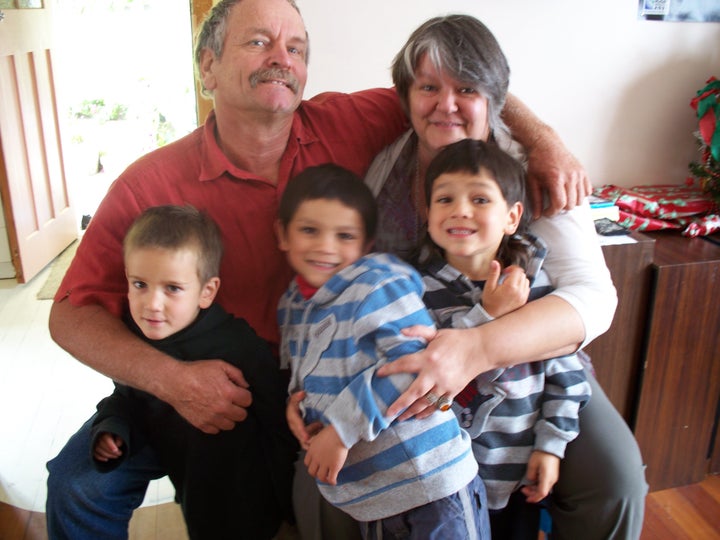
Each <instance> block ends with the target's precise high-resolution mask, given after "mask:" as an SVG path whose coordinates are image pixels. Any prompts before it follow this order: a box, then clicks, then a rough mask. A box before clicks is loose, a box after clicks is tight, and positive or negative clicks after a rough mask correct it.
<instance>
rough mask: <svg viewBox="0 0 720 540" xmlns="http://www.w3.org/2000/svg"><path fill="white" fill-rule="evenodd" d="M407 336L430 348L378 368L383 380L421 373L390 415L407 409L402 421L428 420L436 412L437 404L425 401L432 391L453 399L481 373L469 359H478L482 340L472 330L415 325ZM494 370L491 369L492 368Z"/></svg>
mask: <svg viewBox="0 0 720 540" xmlns="http://www.w3.org/2000/svg"><path fill="white" fill-rule="evenodd" d="M403 334H405V335H407V336H413V337H421V338H424V339H426V340H427V341H428V346H427V348H426V349H425V350H423V351H419V352H416V353H413V354H408V355H406V356H403V357H401V358H398V359H397V360H395V361H394V362H390V363H389V364H385V365H383V366H381V367H380V369H378V371H377V374H378V375H379V376H381V377H385V376H387V375H393V374H395V373H417V374H418V375H417V377H416V378H415V380H414V381H413V382H412V384H411V385H410V386H409V387H408V389H407V390H405V392H404V393H403V394H402V395H401V396H400V397H399V398H398V399H397V400H395V403H393V404H392V405H390V407H389V408H388V410H387V416H388V417H393V416H394V415H396V414H398V413H399V412H400V411H402V410H404V409H406V410H405V411H404V412H403V413H402V414H401V415H400V416H399V417H398V420H400V421H402V420H407V419H408V418H412V417H413V416H414V417H416V418H426V417H428V416H430V415H431V414H432V413H433V412H435V411H436V406H435V404H434V403H432V404H431V403H428V401H427V400H426V399H425V396H426V395H427V393H428V392H430V391H432V392H433V393H434V394H435V395H437V396H438V397H439V396H442V395H447V396H448V397H449V398H450V399H452V398H454V397H455V396H456V395H457V394H458V393H460V391H461V390H462V389H463V388H465V386H466V385H467V383H468V382H470V381H471V380H472V379H473V378H474V377H475V375H476V374H477V373H474V372H472V368H471V367H469V359H471V358H472V357H473V355H475V356H477V349H478V339H477V336H476V335H475V333H474V332H473V330H472V329H469V330H453V329H442V330H439V331H437V332H436V331H435V330H433V329H432V328H428V327H427V326H412V327H410V328H407V329H404V330H403ZM492 367H493V366H488V369H491V368H492Z"/></svg>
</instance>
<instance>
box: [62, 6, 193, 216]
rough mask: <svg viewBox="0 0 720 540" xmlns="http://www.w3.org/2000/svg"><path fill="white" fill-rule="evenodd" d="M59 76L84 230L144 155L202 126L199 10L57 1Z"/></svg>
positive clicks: (69, 162)
mask: <svg viewBox="0 0 720 540" xmlns="http://www.w3.org/2000/svg"><path fill="white" fill-rule="evenodd" d="M55 13H56V15H57V16H56V20H55V24H56V26H55V29H56V36H57V39H56V44H57V48H56V63H55V66H54V68H55V78H56V84H57V89H58V110H59V116H60V122H61V129H62V139H63V154H64V158H65V171H66V176H67V182H68V189H69V194H70V198H71V201H72V203H73V206H74V207H75V209H76V215H77V219H78V228H79V229H83V228H84V227H85V226H86V225H87V221H88V220H89V218H90V216H92V214H93V213H94V211H95V209H96V208H97V206H98V204H99V203H100V201H101V200H102V197H103V196H104V194H105V192H106V191H107V188H108V187H109V185H110V183H112V181H113V180H114V179H115V178H117V176H118V175H119V174H120V173H121V172H122V171H123V170H124V169H125V168H126V167H127V166H128V165H129V164H130V163H132V162H133V161H135V160H136V159H137V158H138V157H140V156H141V155H143V154H146V153H147V152H149V151H151V150H154V149H155V148H158V147H160V146H163V145H164V144H166V143H168V142H172V141H174V140H175V139H177V138H179V137H182V136H183V135H185V134H187V133H189V132H190V131H192V130H193V129H195V128H196V127H197V111H196V98H195V85H194V76H193V62H192V29H191V16H190V2H185V3H184V2H157V1H154V0H100V1H98V0H57V7H56V9H55Z"/></svg>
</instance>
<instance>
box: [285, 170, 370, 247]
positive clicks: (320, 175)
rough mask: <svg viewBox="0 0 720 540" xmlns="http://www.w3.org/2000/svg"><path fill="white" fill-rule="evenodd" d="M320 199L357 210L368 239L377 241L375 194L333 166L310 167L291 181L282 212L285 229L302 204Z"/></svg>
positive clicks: (360, 182)
mask: <svg viewBox="0 0 720 540" xmlns="http://www.w3.org/2000/svg"><path fill="white" fill-rule="evenodd" d="M318 199H328V200H334V201H340V202H341V203H342V204H343V205H345V206H347V207H348V208H352V209H354V210H357V212H358V213H359V214H360V217H361V218H362V220H363V224H364V226H365V240H366V241H369V240H372V239H374V238H375V231H376V229H377V203H376V202H375V197H373V194H372V191H370V188H369V187H367V186H366V185H365V183H364V182H363V181H362V179H361V178H360V177H359V176H358V175H356V174H355V173H353V172H351V171H349V170H347V169H345V168H343V167H340V166H339V165H334V164H332V163H326V164H324V165H316V166H314V167H308V168H307V169H305V170H304V171H303V172H301V173H300V174H298V175H297V176H295V178H293V179H291V180H290V181H289V182H288V185H287V187H286V188H285V193H283V196H282V198H281V199H280V208H279V210H278V217H279V219H280V223H281V224H282V226H283V228H287V226H288V224H289V223H290V221H291V220H292V218H293V216H294V215H295V212H297V209H298V207H299V206H300V204H301V203H303V202H305V201H315V200H318Z"/></svg>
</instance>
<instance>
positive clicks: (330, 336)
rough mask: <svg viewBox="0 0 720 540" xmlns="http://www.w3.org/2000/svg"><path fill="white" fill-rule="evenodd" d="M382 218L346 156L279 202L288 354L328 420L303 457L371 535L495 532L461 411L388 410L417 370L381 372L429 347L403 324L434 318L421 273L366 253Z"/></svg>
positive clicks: (297, 379) (301, 178)
mask: <svg viewBox="0 0 720 540" xmlns="http://www.w3.org/2000/svg"><path fill="white" fill-rule="evenodd" d="M376 223H377V210H376V206H375V200H374V198H373V196H372V193H371V192H370V190H369V189H368V188H367V186H365V185H364V184H363V182H362V180H360V179H359V178H358V177H357V176H356V175H354V174H353V173H351V172H349V171H347V170H345V169H343V168H341V167H338V166H335V165H321V166H319V167H312V168H309V169H307V170H306V171H304V172H303V173H301V174H300V175H298V176H297V177H296V178H294V179H293V180H291V181H290V182H289V184H288V186H287V189H286V190H285V193H284V195H283V197H282V200H281V202H280V210H279V220H278V224H277V232H278V237H279V241H280V248H281V249H282V250H283V251H285V252H287V256H288V260H289V262H290V265H291V266H292V267H293V269H294V270H295V271H296V272H297V274H298V275H297V277H296V278H295V280H293V282H292V283H291V284H290V287H289V289H288V291H287V293H286V294H285V295H284V296H283V298H282V299H281V300H280V305H279V309H278V321H279V324H280V327H281V336H282V341H281V351H280V354H281V362H282V363H283V365H284V366H287V365H288V364H289V366H290V368H291V380H290V388H289V390H290V392H291V393H295V392H298V391H303V392H304V399H303V400H302V402H301V410H302V413H303V418H304V421H305V423H306V424H309V425H313V424H314V425H316V426H319V428H318V430H317V431H316V432H315V434H314V435H313V436H312V437H311V438H310V439H309V441H301V444H303V447H304V448H305V450H306V454H305V458H304V464H305V465H306V467H307V471H308V473H309V474H310V475H311V476H312V477H314V478H315V479H316V480H317V484H318V487H319V490H320V492H321V493H322V495H323V496H324V497H325V498H326V499H327V500H328V501H329V502H330V503H332V504H333V505H334V506H336V507H338V508H340V509H341V510H343V511H345V512H347V513H348V514H350V515H351V516H352V517H354V518H355V519H356V520H358V521H360V522H361V523H360V525H361V531H362V534H363V537H364V538H378V537H382V538H417V539H420V538H423V539H429V538H438V539H440V538H443V539H445V538H454V539H455V538H460V539H463V538H467V539H484V538H490V532H489V523H488V514H487V508H486V502H485V490H484V487H483V485H482V482H481V480H480V479H479V478H478V476H477V464H476V462H475V459H474V457H473V454H472V451H471V445H470V439H469V437H468V436H467V434H466V433H465V432H464V431H463V430H462V429H460V427H459V424H458V422H457V419H456V418H455V417H454V415H453V414H452V413H450V412H449V411H448V412H440V411H438V412H436V413H435V414H433V415H431V416H430V417H428V418H426V419H423V420H417V419H411V420H407V421H404V422H397V421H395V418H389V417H386V415H385V414H386V411H387V408H388V406H389V405H390V404H391V403H393V401H395V399H397V398H398V397H399V396H400V394H401V393H402V392H403V391H404V390H405V389H406V388H407V387H408V386H409V385H410V383H411V381H412V379H413V376H412V375H408V374H400V375H393V376H390V377H377V376H376V375H375V373H376V370H377V369H378V368H379V367H380V366H381V365H383V364H385V363H386V362H392V361H393V360H395V359H397V358H399V357H400V356H403V355H406V354H411V353H413V352H417V351H418V350H421V349H422V348H424V347H425V343H424V342H422V341H420V340H418V339H417V338H409V337H405V336H404V335H403V334H402V333H401V329H403V328H406V327H409V326H412V325H416V324H422V325H426V326H432V325H433V322H432V318H431V317H430V315H429V313H428V311H427V310H426V308H425V306H424V304H423V302H422V295H423V290H424V289H423V285H422V280H421V279H420V276H419V274H418V273H417V272H416V271H415V270H414V269H412V268H411V267H410V266H408V265H407V264H405V263H403V262H401V261H400V260H399V259H397V258H395V257H394V256H392V255H385V254H377V253H374V254H367V252H368V251H369V248H370V246H371V244H372V240H373V238H374V234H375V228H376ZM298 502H299V501H297V500H296V501H295V504H296V513H297V514H300V513H302V512H303V511H304V510H303V509H299V508H298V506H299V504H298ZM300 502H303V501H300ZM299 521H300V520H299ZM301 532H302V531H301ZM380 535H381V536H380Z"/></svg>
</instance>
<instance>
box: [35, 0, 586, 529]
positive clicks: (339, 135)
mask: <svg viewBox="0 0 720 540" xmlns="http://www.w3.org/2000/svg"><path fill="white" fill-rule="evenodd" d="M308 49H309V47H308V37H307V33H306V30H305V25H304V23H303V20H302V18H301V16H300V13H299V11H298V9H297V6H296V5H295V4H294V2H293V1H292V0H223V1H221V2H220V3H218V4H217V5H216V6H215V7H214V8H213V10H212V13H211V14H210V16H209V18H208V19H207V20H206V21H205V23H204V25H203V28H202V30H201V33H200V35H199V37H198V43H197V47H196V53H195V61H196V65H197V69H198V75H199V78H200V81H201V83H202V86H203V90H204V92H206V93H207V94H209V95H211V96H212V98H213V100H214V112H213V113H211V114H210V115H209V117H208V118H207V120H206V122H205V124H204V125H203V126H201V127H199V128H198V129H197V130H196V131H194V132H193V133H191V134H189V135H187V136H186V137H184V138H182V139H180V140H178V141H176V142H174V143H172V144H169V145H167V146H165V147H163V148H161V149H158V150H156V151H154V152H152V153H150V154H148V155H146V156H144V157H141V158H140V159H139V160H138V161H136V162H135V163H134V164H132V165H130V166H129V167H128V169H127V170H126V171H124V172H123V173H122V174H121V175H120V177H119V178H118V179H117V181H116V182H115V183H114V184H113V186H112V187H111V188H110V190H109V191H108V194H107V195H106V197H105V199H104V200H103V202H102V204H101V205H100V207H99V208H98V210H97V212H96V214H95V215H94V216H93V219H92V221H91V223H90V226H89V227H88V229H87V231H86V232H85V236H84V238H83V241H82V243H81V245H80V247H79V249H78V252H77V255H76V257H75V259H74V261H73V263H72V265H71V267H70V269H69V270H68V273H67V275H66V277H65V279H64V281H63V283H62V284H61V286H60V288H59V291H58V294H57V296H56V298H55V303H54V305H53V309H52V312H51V315H50V331H51V334H52V337H53V338H54V339H55V340H56V341H57V343H58V344H59V345H60V346H62V347H63V348H64V349H66V350H67V351H68V352H69V353H71V354H72V355H73V356H75V357H76V358H78V359H79V360H80V361H81V362H83V363H85V364H87V365H89V366H90V367H92V368H93V369H95V370H97V371H99V372H101V373H103V374H105V375H107V376H108V377H111V378H113V379H114V380H116V381H118V382H120V383H122V384H126V385H130V386H133V387H135V388H138V389H140V390H144V391H146V392H148V393H150V394H152V395H154V396H156V397H158V398H159V399H161V400H163V401H166V402H167V403H169V404H170V405H172V406H173V407H174V408H175V409H176V410H177V411H178V413H179V414H180V415H181V416H183V417H184V418H185V419H186V420H187V421H188V422H190V423H191V424H192V425H194V426H195V427H197V428H198V429H200V430H202V431H203V432H206V433H218V432H220V431H222V430H229V429H231V428H232V427H233V426H234V425H235V423H236V422H241V421H243V419H244V418H245V417H246V410H245V409H246V407H248V406H249V405H250V403H251V401H252V389H251V388H248V385H247V383H246V382H245V380H244V378H243V375H242V373H241V372H240V371H239V370H237V369H235V368H234V367H233V366H231V365H229V364H227V363H225V362H223V361H222V359H208V360H207V361H198V362H192V363H181V362H178V361H176V360H174V359H173V358H171V357H169V356H166V355H164V354H162V353H160V352H159V351H158V350H156V349H154V348H152V347H150V346H149V345H147V344H145V343H143V342H141V341H140V340H139V339H138V338H137V337H135V336H133V335H132V334H131V333H130V332H129V331H128V330H127V328H126V327H125V325H124V324H123V323H122V321H121V319H120V316H121V315H122V314H123V312H124V310H125V309H126V300H125V291H126V286H125V284H126V281H125V277H124V272H123V260H122V249H121V242H122V238H123V236H124V234H125V232H126V230H127V229H128V227H129V225H130V223H131V222H132V221H133V219H134V218H135V217H136V216H137V215H139V214H140V213H141V212H142V211H143V210H144V209H145V208H147V207H150V206H157V205H163V204H185V203H190V204H193V205H194V206H195V207H197V208H198V209H200V210H203V211H206V212H207V213H208V214H209V215H210V216H211V217H212V218H213V219H214V220H215V221H216V222H217V223H218V224H219V226H220V228H221V232H222V236H223V241H224V243H225V245H226V246H228V249H227V252H226V256H225V257H224V259H223V262H222V266H221V269H220V275H221V278H222V280H223V286H222V287H221V288H220V292H219V294H218V297H217V301H218V302H219V303H220V305H222V306H223V307H224V308H225V309H226V310H227V311H228V312H230V313H233V314H234V315H235V316H237V317H242V318H244V319H246V320H247V321H248V322H249V323H250V325H251V326H252V327H253V328H254V329H255V331H256V332H257V333H258V334H259V335H260V336H261V337H262V338H264V339H266V340H268V341H269V342H270V343H271V345H276V344H277V343H278V333H277V332H278V330H277V323H276V320H275V310H276V307H277V302H278V299H279V297H280V295H281V294H282V292H283V291H284V290H285V288H286V287H287V284H288V283H289V282H290V279H291V275H292V274H291V271H290V268H289V267H288V265H287V262H286V260H285V257H284V256H283V255H282V254H281V252H280V251H279V250H278V249H277V241H276V239H275V236H274V232H273V223H274V220H275V218H276V213H277V203H278V200H279V199H280V195H281V194H282V192H283V190H284V188H285V186H286V185H287V182H288V179H289V178H291V177H293V176H295V175H296V174H297V173H299V172H300V171H302V170H304V169H305V168H307V167H309V166H312V165H318V164H322V163H327V162H334V163H337V164H339V165H342V166H344V167H346V168H348V169H350V170H351V171H353V172H354V173H356V174H358V175H360V176H362V175H364V173H365V170H366V169H367V167H368V165H369V164H370V161H371V160H372V158H373V157H374V156H375V154H377V153H378V152H379V151H380V150H381V149H382V148H384V147H385V146H386V145H388V144H389V143H390V142H392V141H393V140H394V139H395V138H397V136H398V135H399V134H400V133H401V132H402V131H404V130H405V129H406V122H407V121H406V118H405V116H404V114H403V112H402V110H401V108H400V106H399V102H398V99H397V96H396V95H395V92H394V91H393V90H392V89H373V90H366V91H363V92H358V93H355V94H337V93H328V94H322V95H320V96H317V97H315V98H313V99H311V100H307V101H303V100H302V94H303V90H304V87H305V82H306V78H307V60H308ZM512 109H513V110H514V111H515V113H514V114H513V115H512V117H511V118H508V121H509V123H510V124H511V125H512V127H513V128H514V133H515V134H516V136H517V137H518V138H519V140H520V141H521V142H530V141H535V145H534V146H532V147H531V154H530V157H531V164H530V166H531V168H532V169H533V170H534V171H535V174H536V175H538V176H539V177H544V179H545V182H546V183H547V184H546V185H547V186H548V187H550V188H551V193H550V195H551V199H552V200H554V201H560V202H557V203H556V204H555V209H556V210H558V209H560V208H562V207H563V206H565V201H566V200H567V205H568V206H569V207H572V206H574V205H575V204H576V203H577V202H578V201H580V200H582V198H583V197H584V195H585V194H586V193H587V191H588V189H589V182H588V181H587V179H586V177H585V175H584V172H583V171H582V167H580V165H579V164H578V163H577V162H576V161H575V159H574V158H573V157H572V156H571V155H570V154H569V153H568V152H567V150H566V149H565V148H564V146H563V145H562V143H561V142H560V141H559V140H558V139H557V137H556V136H555V135H554V133H553V132H552V130H549V128H547V127H546V126H543V125H542V124H541V123H538V121H537V120H536V119H534V117H532V115H531V114H530V113H529V112H528V111H527V110H526V109H525V108H524V107H523V106H522V104H521V103H519V102H517V100H513V107H512ZM513 120H514V121H513ZM549 171H555V172H554V173H553V172H549ZM557 171H561V172H560V173H558V172H557ZM91 421H92V419H91V420H90V421H88V422H87V423H86V424H84V425H83V426H82V427H81V428H80V430H79V431H78V432H77V433H76V434H74V435H73V436H72V437H71V438H70V440H69V441H68V443H67V444H66V446H65V447H64V448H63V449H62V450H61V452H60V454H59V455H58V456H57V457H56V458H55V459H53V460H52V461H50V462H49V463H48V469H49V472H50V475H49V479H48V501H47V523H48V533H49V537H50V538H51V539H57V538H73V539H78V538H106V539H111V538H127V525H128V521H129V519H130V516H131V515H132V512H133V510H134V509H135V508H137V507H138V506H139V505H140V503H141V502H142V500H143V496H144V494H145V490H146V488H147V485H148V482H149V481H150V480H152V479H154V478H160V477H162V476H164V474H165V473H164V471H163V470H162V469H161V468H159V467H158V465H157V462H156V460H155V458H154V456H153V455H152V452H144V453H141V454H137V455H134V456H130V457H129V459H127V460H126V461H125V462H124V463H123V464H122V465H121V466H120V467H118V468H117V469H116V470H114V471H113V472H111V473H108V474H100V473H98V472H96V471H95V470H94V468H93V466H92V463H91V452H90V435H89V430H90V425H91Z"/></svg>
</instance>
